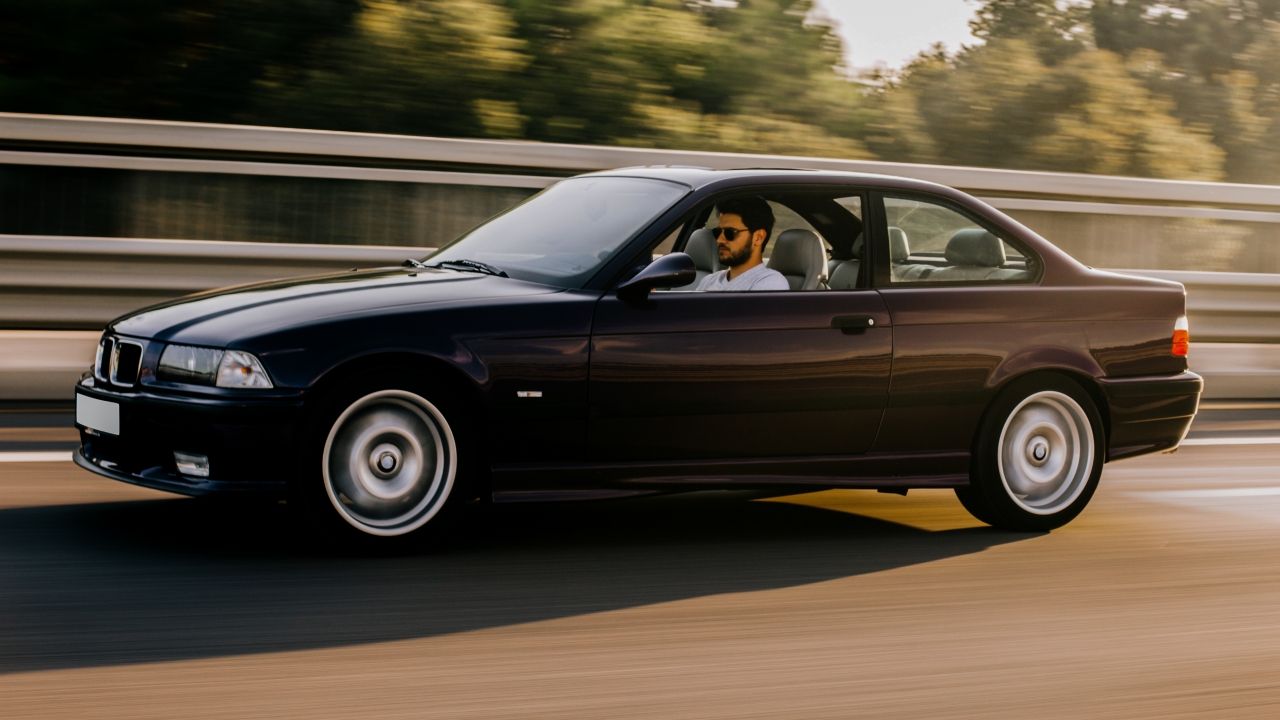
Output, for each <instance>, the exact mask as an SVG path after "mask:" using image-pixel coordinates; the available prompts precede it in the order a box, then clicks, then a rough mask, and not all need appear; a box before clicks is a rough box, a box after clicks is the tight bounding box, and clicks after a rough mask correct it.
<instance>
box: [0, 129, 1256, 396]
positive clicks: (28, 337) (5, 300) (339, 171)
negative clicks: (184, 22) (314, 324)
mask: <svg viewBox="0 0 1280 720" xmlns="http://www.w3.org/2000/svg"><path fill="white" fill-rule="evenodd" d="M0 165H9V166H22V165H25V166H28V167H31V166H37V167H63V168H84V169H93V168H100V169H115V170H125V171H134V172H137V173H139V174H140V175H146V174H147V173H161V174H168V173H186V174H190V175H188V177H197V176H199V175H206V176H219V175H220V176H228V175H239V176H275V177H277V178H308V179H313V180H314V179H323V180H333V181H371V182H373V183H379V182H381V183H387V182H390V183H417V184H420V185H439V186H454V187H455V188H459V186H467V187H462V188H459V191H460V192H464V193H474V192H475V191H476V190H477V189H486V188H494V189H497V188H509V189H512V190H507V191H505V192H506V193H507V194H508V195H510V194H511V193H512V192H515V194H516V195H517V196H518V195H519V190H514V189H520V190H525V191H527V190H531V189H535V188H539V187H543V186H545V185H547V184H549V183H551V182H554V181H555V180H556V179H557V178H558V177H563V176H565V175H569V174H574V173H579V172H585V171H591V170H597V169H605V168H613V167H622V166H633V165H695V166H702V167H710V168H734V167H798V168H814V169H826V170H841V171H850V172H861V173H881V174H891V175H903V176H908V177H915V178H920V179H923V180H930V181H934V182H938V183H942V184H945V185H951V186H954V187H958V188H961V189H964V190H968V191H970V192H972V193H975V194H978V195H980V196H982V197H983V198H984V199H985V200H987V201H988V202H990V203H991V204H992V205H994V206H996V207H998V208H1001V209H1003V210H1007V211H1010V212H1011V213H1013V214H1015V215H1016V214H1017V213H1018V212H1028V213H1030V214H1031V215H1032V216H1034V217H1035V218H1036V222H1037V224H1038V223H1041V222H1043V223H1047V224H1049V225H1050V226H1052V227H1049V228H1048V229H1049V230H1052V232H1048V233H1046V234H1047V235H1048V236H1049V237H1052V238H1054V239H1055V240H1056V241H1057V242H1059V243H1060V244H1064V243H1065V244H1067V245H1068V249H1071V247H1072V246H1071V243H1075V245H1076V246H1078V247H1076V250H1078V251H1080V252H1082V253H1084V254H1083V255H1078V256H1080V257H1087V256H1088V252H1087V251H1094V250H1097V248H1099V247H1108V246H1111V245H1122V244H1123V243H1125V242H1126V241H1125V240H1117V238H1131V240H1130V241H1128V242H1129V243H1130V245H1129V246H1130V247H1139V246H1138V245H1136V244H1133V243H1137V242H1143V243H1145V244H1144V245H1142V247H1164V246H1163V245H1160V244H1158V243H1159V242H1161V240H1160V236H1159V235H1158V234H1152V233H1150V232H1148V230H1156V231H1160V230H1161V226H1160V225H1159V223H1165V224H1167V225H1169V227H1171V228H1172V230H1169V231H1168V232H1167V233H1166V235H1165V236H1163V237H1165V238H1166V239H1168V238H1172V243H1173V245H1174V246H1176V247H1180V245H1178V243H1179V242H1181V243H1183V244H1187V242H1188V241H1190V243H1189V246H1190V247H1195V248H1197V249H1198V250H1200V251H1201V252H1202V253H1203V252H1206V250H1205V248H1210V250H1208V251H1209V252H1213V251H1215V250H1213V248H1216V247H1218V246H1217V245H1211V243H1213V242H1218V241H1222V242H1224V243H1225V245H1224V247H1226V246H1229V245H1230V244H1231V243H1232V242H1237V241H1236V240H1232V239H1231V238H1230V237H1226V236H1229V235H1232V233H1235V236H1237V237H1245V236H1247V237H1248V238H1249V239H1246V240H1244V241H1240V242H1247V243H1253V245H1251V246H1250V247H1252V248H1254V250H1252V251H1251V254H1245V255H1239V256H1236V257H1235V259H1234V260H1233V261H1232V263H1233V264H1227V263H1225V262H1224V263H1219V265H1220V266H1222V265H1226V267H1225V268H1223V269H1231V268H1234V267H1243V266H1246V265H1248V266H1251V267H1252V266H1257V267H1273V266H1274V265H1275V263H1274V251H1273V250H1272V249H1271V243H1272V241H1273V240H1276V239H1280V235H1277V233H1276V230H1275V228H1276V227H1277V226H1278V225H1280V187H1277V186H1261V185H1239V184H1229V183H1210V182H1188V181H1170V180H1149V179H1141V178H1118V177H1105V176H1095V175H1083V174H1074V173H1046V172H1027V171H1011V170H993V169H986V168H966V167H948V166H936V165H914V164H902V163H887V162H877V161H866V160H833V159H828V158H808V157H783V156H772V155H749V154H731V153H707V152H685V151H673V150H657V149H640V148H617V147H596V146H581V145H563V144H552V143H531V142H520V141H487V140H460V139H444V138H419V137H407V136H393V135H374V134H365V133H345V132H328V131H314V130H296V129H287V128H268V127H248V126H232V125H208V124H197V123H176V122H155V121H145V120H118V119H107V118H83V117H59V116H41V115H23V114H12V113H0ZM300 182H301V181H300ZM306 182H310V180H308V181H306ZM486 192H488V191H486ZM494 192H496V191H494ZM447 197H448V198H453V197H454V196H453V195H448V196H447ZM504 197H506V196H504ZM449 202H452V200H445V201H443V202H442V203H438V205H439V206H440V207H444V206H446V205H447V204H448V203H449ZM504 202H509V200H504ZM150 207H151V206H150V205H145V204H144V205H143V206H142V207H141V208H140V211H144V212H145V211H146V210H149V209H150ZM487 212H493V210H487ZM1055 218H1057V219H1064V218H1076V219H1078V220H1079V222H1076V221H1073V223H1074V224H1073V223H1066V224H1062V223H1060V222H1059V221H1058V220H1057V219H1055ZM1143 218H1147V219H1148V220H1147V221H1145V222H1147V224H1146V225H1142V226H1140V227H1135V226H1133V225H1132V223H1134V222H1138V221H1141V220H1142V219H1143ZM1162 218H1163V220H1162ZM478 219H480V218H476V219H475V220H478ZM475 220H471V221H470V222H474V221H475ZM464 221H467V218H458V222H459V223H462V222H464ZM1117 222H1119V223H1122V224H1116V223H1117ZM1196 223H1200V224H1199V225H1197V224H1196ZM1205 223H1208V224H1205ZM455 224H458V223H455ZM1233 224H1234V225H1233ZM1223 229H1225V230H1227V231H1230V232H1226V233H1224V232H1222V230H1223ZM75 231H76V230H70V231H69V232H75ZM159 232H165V231H164V230H161V231H159ZM1195 232H1199V233H1201V234H1200V235H1196V236H1194V237H1188V233H1195ZM1090 233H1091V235H1090V237H1089V238H1085V237H1084V236H1085V235H1087V234H1090ZM1242 233H1243V234H1242ZM138 234H148V233H147V232H146V231H142V232H138ZM239 236H240V235H235V237H239ZM264 236H269V235H252V237H264ZM444 236H445V237H447V236H448V235H447V234H445V235H444ZM171 237H172V236H171ZM191 237H199V235H192V236H191ZM311 237H312V236H310V235H302V236H301V237H299V238H297V239H310V238H311ZM371 237H387V235H382V234H374V235H372V236H371ZM390 237H403V238H405V240H408V241H413V240H416V239H418V238H419V237H430V238H431V239H430V240H428V241H427V242H433V243H434V242H437V241H438V240H439V238H438V237H434V236H432V235H425V236H424V235H417V234H404V233H402V234H400V235H394V234H393V235H390ZM1224 237H1226V239H1225V240H1223V238H1224ZM1139 238H1141V239H1142V240H1141V241H1139V240H1138V239H1139ZM1090 243H1092V244H1090ZM1153 243H1156V244H1153ZM426 252H427V249H426V248H417V247H389V246H385V245H384V246H367V245H366V246H340V245H315V244H295V243H288V244H275V243H251V242H210V241H201V240H179V241H172V240H138V239H119V238H95V237H61V236H49V235H38V236H37V235H0V328H7V329H5V330H0V398H6V399H8V398H24V399H39V398H45V397H48V398H60V397H64V396H65V394H66V393H65V388H66V387H68V386H69V382H70V380H68V379H67V378H71V379H74V376H73V375H68V373H70V372H71V369H73V368H78V367H81V366H83V365H84V364H85V363H86V362H87V360H84V359H83V358H80V355H83V354H85V353H86V352H90V351H91V350H92V343H93V337H95V336H96V331H97V329H98V328H100V327H101V326H102V325H103V324H105V322H107V321H108V320H109V319H110V318H112V317H115V316H117V315H119V314H121V313H123V312H126V311H128V310H131V309H133V308H136V307H139V306H142V305H146V304H149V303H152V302H157V301H160V300H163V299H166V298H170V297H175V296H179V295H182V294H186V293H189V292H195V291H198V290H203V289H207V288H211V287H219V286H224V285H229V284H235V283H241V282H249V281H254V280H264V279H271V278H276V277H284V276H290V275H300V274H309V273H317V272H326V271H331V270H342V269H346V268H350V267H359V266H373V265H385V264H395V263H398V262H400V261H401V260H402V259H403V258H405V257H408V256H421V255H424V254H426ZM1106 257H1112V258H1113V259H1112V260H1111V261H1110V262H1111V263H1115V262H1122V263H1128V262H1148V261H1149V258H1148V256H1146V255H1141V254H1132V253H1131V254H1130V255H1127V256H1126V255H1123V254H1120V255H1115V254H1114V253H1112V254H1105V253H1104V254H1103V255H1102V256H1101V257H1100V258H1098V259H1094V260H1091V262H1093V263H1094V264H1097V265H1107V264H1109V263H1108V262H1107V261H1106V260H1105V258H1106ZM1117 257H1119V258H1124V257H1128V258H1130V259H1128V260H1125V259H1119V260H1117V259H1115V258H1117ZM1223 257H1226V256H1223ZM1255 261H1256V263H1255ZM1251 263H1255V264H1251ZM1151 266H1158V264H1157V263H1155V262H1153V264H1152V265H1151ZM1125 272H1133V273H1136V274H1145V275H1150V276H1154V277H1162V278H1167V279H1173V280H1177V281H1179V282H1182V283H1183V284H1184V285H1185V286H1186V287H1187V290H1188V314H1189V316H1190V319H1191V322H1192V331H1193V338H1194V341H1195V342H1196V343H1197V345H1196V347H1197V348H1198V350H1197V351H1193V352H1199V353H1200V354H1199V355H1198V356H1197V357H1198V358H1199V359H1197V360H1195V361H1194V362H1193V366H1194V367H1196V369H1198V370H1201V371H1203V372H1205V374H1206V375H1207V376H1209V378H1210V381H1209V383H1208V387H1207V390H1206V395H1207V396H1208V397H1255V398H1260V397H1277V396H1280V292H1277V291H1280V274H1261V273H1259V274H1251V273H1235V272H1230V273H1218V272H1182V271H1151V270H1136V271H1133V270H1130V271H1125ZM1206 363H1207V364H1206ZM64 376H66V377H64Z"/></svg>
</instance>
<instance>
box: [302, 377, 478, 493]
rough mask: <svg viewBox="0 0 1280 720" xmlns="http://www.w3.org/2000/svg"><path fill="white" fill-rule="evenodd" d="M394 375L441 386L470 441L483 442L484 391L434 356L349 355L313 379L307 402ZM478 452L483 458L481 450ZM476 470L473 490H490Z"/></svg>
mask: <svg viewBox="0 0 1280 720" xmlns="http://www.w3.org/2000/svg"><path fill="white" fill-rule="evenodd" d="M396 375H401V376H408V377H421V378H423V379H424V381H426V382H431V383H436V384H440V385H443V387H444V388H445V390H446V391H447V392H448V393H450V395H451V396H452V399H453V400H455V401H456V403H455V404H456V405H457V406H458V407H459V408H460V409H461V410H462V411H463V414H464V416H465V419H466V421H467V424H468V425H469V431H470V432H469V433H468V434H469V435H470V440H471V441H472V442H473V443H478V444H483V442H484V439H485V438H486V437H487V434H488V433H487V429H488V423H489V417H488V413H487V412H486V411H485V403H484V392H483V389H482V388H481V385H480V383H479V382H477V381H476V379H475V378H474V377H472V376H471V375H469V374H468V373H467V372H466V371H464V370H463V369H462V368H459V367H458V366H456V365H454V364H452V363H450V362H448V361H446V360H443V359H441V358H438V357H435V356H433V355H426V354H421V353H413V352H380V353H371V354H368V355H361V356H359V357H355V358H351V359H349V360H347V361H345V362H342V363H340V364H338V365H335V366H334V367H332V368H330V369H329V370H327V371H326V372H325V373H324V374H323V375H321V376H320V378H319V379H317V380H316V382H315V383H314V384H313V385H312V389H311V392H310V393H309V398H308V404H309V405H311V406H312V407H313V408H317V407H318V408H323V407H324V403H325V402H326V400H327V399H328V398H330V397H333V396H334V395H335V394H336V393H338V392H339V391H340V389H341V388H343V387H346V386H349V385H350V384H353V383H357V382H367V381H368V379H369V378H371V377H393V376H396ZM477 455H478V456H481V457H483V453H477ZM479 469H480V470H481V472H478V473H476V474H475V475H474V477H473V479H476V480H481V482H482V486H481V487H475V488H473V490H474V491H476V492H479V493H482V494H483V493H487V492H488V489H489V488H488V480H487V478H488V473H487V472H485V471H484V468H483V467H481V468H479Z"/></svg>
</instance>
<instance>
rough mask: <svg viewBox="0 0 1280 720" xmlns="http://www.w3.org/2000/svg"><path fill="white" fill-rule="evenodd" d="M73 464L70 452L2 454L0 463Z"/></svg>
mask: <svg viewBox="0 0 1280 720" xmlns="http://www.w3.org/2000/svg"><path fill="white" fill-rule="evenodd" d="M42 462H71V451H70V450H54V451H51V452H0V463H42Z"/></svg>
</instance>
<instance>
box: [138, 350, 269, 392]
mask: <svg viewBox="0 0 1280 720" xmlns="http://www.w3.org/2000/svg"><path fill="white" fill-rule="evenodd" d="M156 378H158V379H160V380H169V381H172V382H183V383H194V384H197V385H216V386H218V387H223V388H270V387H273V385H272V384H271V378H269V377H267V371H266V370H264V369H263V367H262V363H260V362H258V358H256V357H254V356H253V355H252V354H250V353H247V352H244V351H243V350H217V349H215V348H202V347H193V346H190V345H169V346H167V347H165V349H164V352H163V353H161V354H160V364H159V366H157V367H156Z"/></svg>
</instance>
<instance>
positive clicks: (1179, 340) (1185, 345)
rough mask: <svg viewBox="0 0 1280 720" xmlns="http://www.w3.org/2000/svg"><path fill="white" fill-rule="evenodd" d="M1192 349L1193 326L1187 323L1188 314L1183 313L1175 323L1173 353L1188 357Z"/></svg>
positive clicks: (1176, 355) (1177, 355)
mask: <svg viewBox="0 0 1280 720" xmlns="http://www.w3.org/2000/svg"><path fill="white" fill-rule="evenodd" d="M1190 350H1191V326H1190V325H1188V324H1187V316H1186V315H1183V316H1182V317H1180V318H1178V321H1177V322H1175V323H1174V324H1173V350H1172V352H1173V354H1174V356H1175V357H1186V356H1187V353H1188V352H1189V351H1190Z"/></svg>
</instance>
